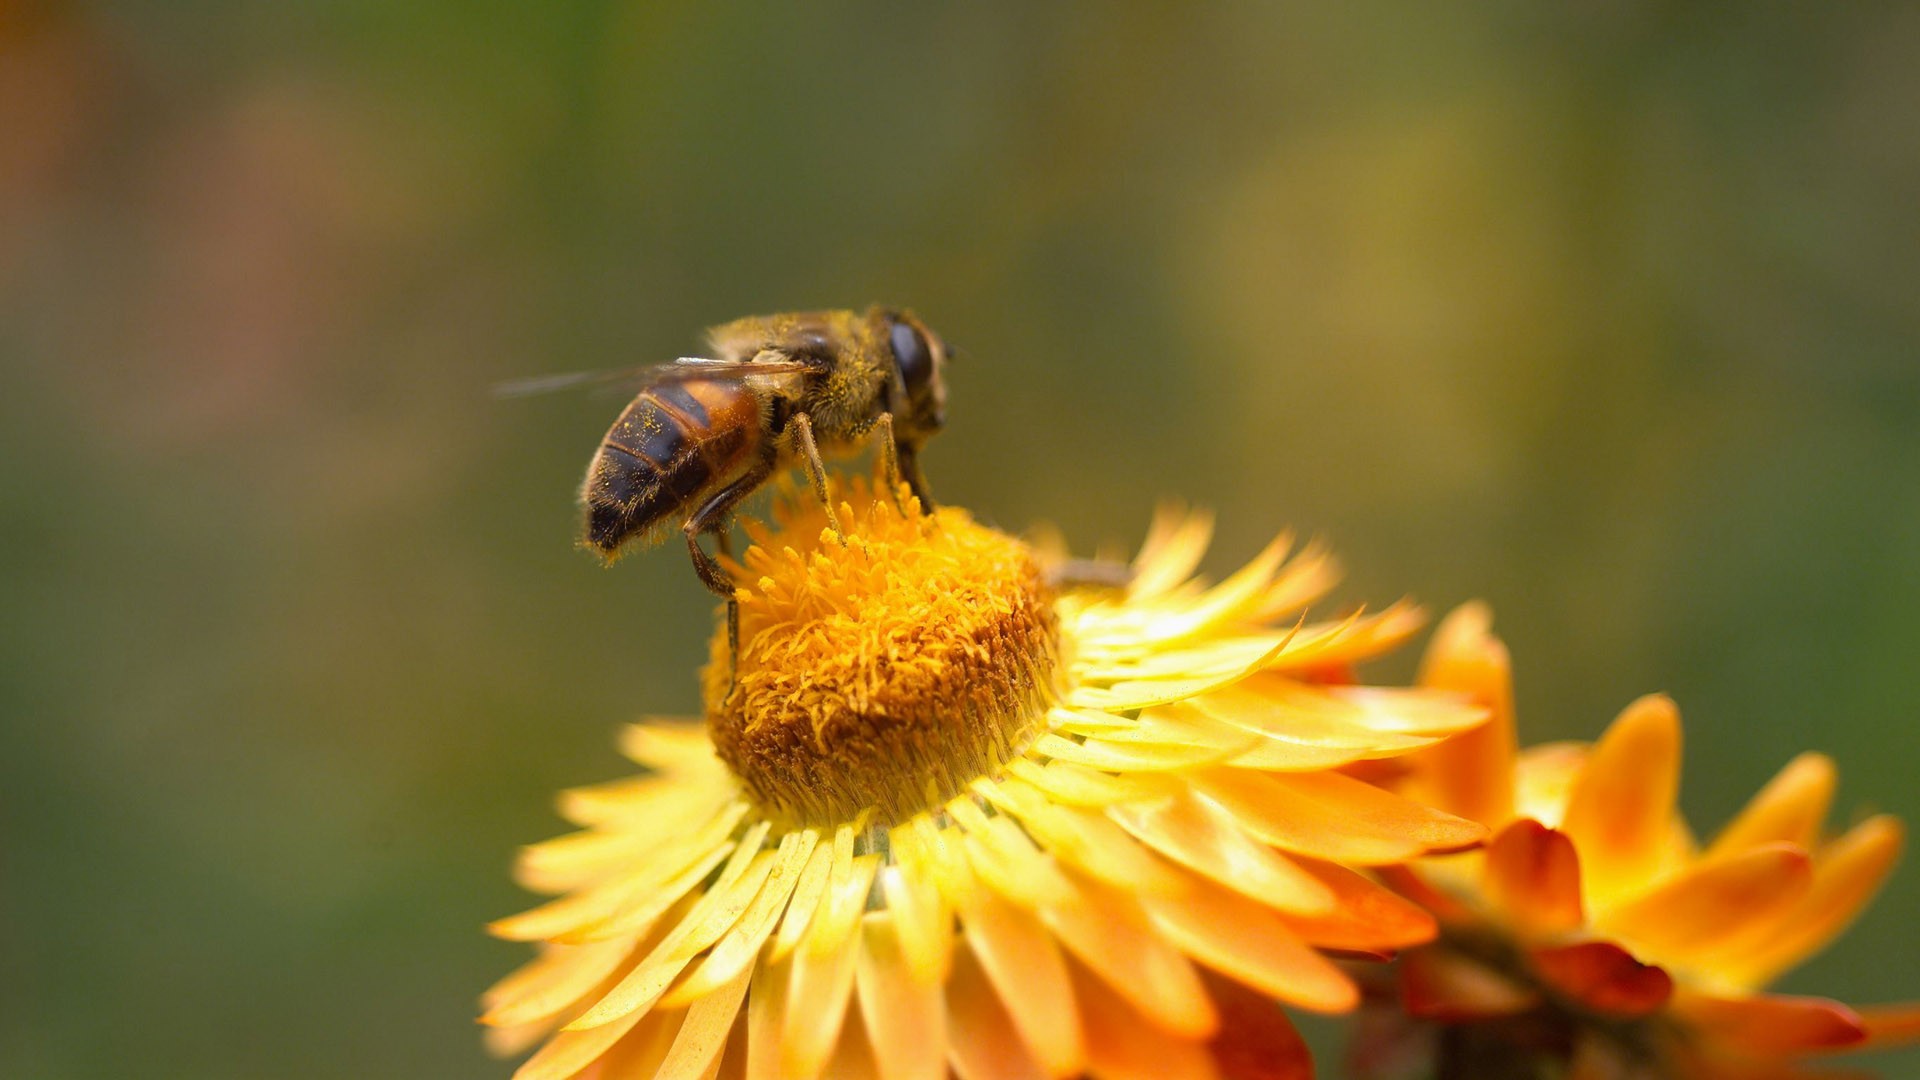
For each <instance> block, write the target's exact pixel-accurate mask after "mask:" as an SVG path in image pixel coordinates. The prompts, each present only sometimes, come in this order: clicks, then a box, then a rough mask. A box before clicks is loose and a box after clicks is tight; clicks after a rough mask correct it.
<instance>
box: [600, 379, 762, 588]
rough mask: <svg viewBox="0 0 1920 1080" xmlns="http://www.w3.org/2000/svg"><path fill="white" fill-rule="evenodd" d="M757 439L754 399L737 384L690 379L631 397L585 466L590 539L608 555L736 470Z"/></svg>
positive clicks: (757, 420)
mask: <svg viewBox="0 0 1920 1080" xmlns="http://www.w3.org/2000/svg"><path fill="white" fill-rule="evenodd" d="M759 443H760V410H759V405H758V403H757V402H756V401H755V400H754V397H753V395H752V394H751V393H749V392H748V391H747V390H746V388H745V387H743V386H741V385H740V384H739V383H736V382H731V381H727V380H722V379H688V380H686V381H684V382H673V383H665V384H662V385H660V386H651V387H648V388H647V389H645V390H642V391H641V392H640V396H639V397H636V398H634V399H633V403H632V404H630V405H628V406H627V410H626V411H625V412H623V413H621V414H620V419H618V420H615V421H614V422H613V428H612V429H611V430H609V431H608V432H607V437H606V439H605V440H604V441H602V442H601V444H600V450H599V452H598V453H596V454H594V455H593V463H592V464H591V465H588V466H587V482H586V487H585V490H584V491H583V493H582V498H583V500H584V501H585V502H586V504H587V537H586V539H587V544H588V545H589V546H591V547H593V548H596V549H598V550H599V551H600V552H601V553H602V554H606V555H611V554H613V552H614V551H615V550H616V549H618V548H619V547H620V545H622V544H623V543H625V542H626V541H627V540H629V539H631V538H633V537H635V536H638V535H640V534H643V533H645V532H647V531H648V530H649V529H651V528H652V527H653V526H655V525H658V524H660V523H661V522H662V521H664V520H665V519H666V518H668V517H670V516H672V515H673V514H674V513H675V512H676V511H682V510H692V509H695V507H692V506H689V505H688V504H690V503H693V502H694V501H695V500H696V499H697V498H698V497H700V496H701V495H703V494H705V493H706V492H709V491H712V490H714V489H715V488H717V487H718V486H719V485H720V484H721V483H722V482H724V481H726V480H729V479H731V478H732V477H733V476H734V475H735V474H737V473H738V472H739V471H740V466H741V465H742V463H744V462H745V461H746V460H747V459H748V458H749V457H750V455H751V453H752V451H753V450H754V448H755V447H757V446H758V445H759Z"/></svg>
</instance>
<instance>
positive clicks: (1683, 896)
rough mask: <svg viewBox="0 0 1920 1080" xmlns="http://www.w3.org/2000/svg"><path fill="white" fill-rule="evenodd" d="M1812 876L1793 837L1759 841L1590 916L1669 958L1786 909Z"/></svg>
mask: <svg viewBox="0 0 1920 1080" xmlns="http://www.w3.org/2000/svg"><path fill="white" fill-rule="evenodd" d="M1812 880H1813V869H1812V863H1811V860H1809V859H1808V857H1807V853H1806V852H1805V851H1804V850H1802V849H1801V848H1799V847H1798V846H1796V845H1793V844H1764V845H1762V846H1760V847H1755V848H1748V849H1747V850H1745V851H1743V852H1741V853H1740V854H1738V855H1730V856H1728V857H1726V858H1724V859H1718V860H1715V861H1712V862H1698V863H1694V864H1693V865H1692V866H1689V867H1688V868H1687V869H1685V870H1683V871H1681V872H1680V873H1678V874H1676V875H1674V876H1673V877H1671V878H1669V879H1667V880H1666V881H1665V882H1663V883H1662V884H1660V885H1659V886H1657V887H1655V888H1654V889H1653V890H1652V891H1651V892H1648V893H1646V894H1644V895H1642V896H1639V897H1636V898H1634V899H1633V900H1630V901H1628V902H1627V903H1625V904H1622V905H1621V906H1619V907H1617V908H1614V909H1612V910H1610V911H1606V912H1603V913H1601V914H1599V915H1596V916H1595V917H1594V924H1595V925H1596V926H1597V927H1599V928H1601V929H1602V930H1604V931H1605V932H1606V933H1607V934H1609V935H1612V936H1616V937H1619V938H1620V939H1621V940H1623V941H1627V942H1630V943H1632V944H1633V945H1634V946H1635V947H1636V949H1637V950H1638V951H1641V952H1644V953H1645V954H1647V955H1651V956H1655V957H1660V958H1663V959H1668V960H1681V959H1684V958H1690V957H1694V956H1698V955H1701V954H1703V953H1707V952H1711V951H1713V950H1714V949H1715V948H1717V947H1718V946H1719V945H1720V944H1721V943H1722V942H1724V941H1726V940H1728V939H1729V938H1731V937H1734V936H1736V935H1738V934H1740V933H1741V932H1743V931H1744V930H1745V929H1746V928H1747V927H1748V926H1750V925H1753V924H1755V923H1758V922H1764V921H1766V920H1768V919H1770V918H1772V917H1773V914H1774V913H1776V912H1780V911H1784V910H1788V909H1790V908H1791V907H1792V906H1793V905H1794V904H1795V903H1796V902H1797V901H1798V900H1799V899H1800V897H1801V896H1802V895H1804V894H1805V893H1806V891H1807V887H1808V885H1809V884H1810V883H1811V882H1812Z"/></svg>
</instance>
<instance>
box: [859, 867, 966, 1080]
mask: <svg viewBox="0 0 1920 1080" xmlns="http://www.w3.org/2000/svg"><path fill="white" fill-rule="evenodd" d="M887 869H889V870H891V869H893V867H888V868H887ZM904 945H905V943H904V942H903V941H902V939H901V935H900V933H899V929H898V927H897V926H896V924H895V919H894V916H893V913H892V912H890V911H876V912H872V913H870V914H868V915H867V916H866V917H865V918H863V919H862V920H861V933H860V956H859V958H858V960H856V962H855V965H854V978H853V983H854V989H855V990H856V991H857V993H858V996H859V998H860V1019H861V1021H862V1022H863V1023H864V1024H865V1025H866V1029H867V1033H868V1035H869V1037H870V1038H871V1041H872V1046H873V1057H874V1061H875V1062H876V1063H877V1064H878V1065H879V1067H880V1076H881V1077H882V1080H944V1077H945V1076H946V1074H947V1007H946V1002H945V1000H944V999H943V997H942V996H941V992H940V985H939V984H938V983H931V982H922V981H920V980H919V979H917V978H915V977H914V972H913V970H912V963H911V962H910V960H909V958H908V957H907V956H906V954H905V952H904Z"/></svg>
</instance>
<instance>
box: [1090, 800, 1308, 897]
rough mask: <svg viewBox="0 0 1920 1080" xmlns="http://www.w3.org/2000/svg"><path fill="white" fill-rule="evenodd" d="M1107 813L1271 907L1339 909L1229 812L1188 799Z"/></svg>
mask: <svg viewBox="0 0 1920 1080" xmlns="http://www.w3.org/2000/svg"><path fill="white" fill-rule="evenodd" d="M1107 813H1108V814H1109V815H1111V816H1112V817H1113V819H1114V820H1115V821H1118V822H1119V823H1120V825H1121V827H1122V828H1124V829H1126V830H1127V831H1128V832H1130V833H1132V834H1133V835H1134V836H1137V837H1139V838H1140V840H1141V841H1142V842H1144V843H1146V844H1147V845H1148V846H1150V847H1152V848H1154V849H1155V850H1156V851H1159V852H1160V853H1161V854H1163V855H1165V856H1167V857H1168V858H1169V859H1172V860H1173V861H1174V862H1177V863H1179V864H1181V865H1182V866H1185V867H1187V868H1189V869H1191V870H1194V871H1195V872H1197V873H1200V874H1202V875H1204V876H1206V877H1209V878H1212V879H1213V880H1214V881H1217V882H1219V883H1220V884H1222V885H1225V886H1226V887H1227V888H1229V889H1234V890H1236V891H1238V892H1240V893H1242V894H1244V895H1245V896H1247V897H1248V898H1250V899H1253V900H1257V901H1259V902H1260V903H1262V904H1265V905H1267V906H1268V907H1273V908H1279V909H1280V910H1282V911H1289V912H1296V913H1299V914H1303V915H1320V914H1325V913H1327V912H1329V911H1331V910H1332V909H1333V892H1332V890H1330V889H1328V888H1327V887H1326V885H1324V884H1322V883H1321V882H1320V880H1319V879H1317V878H1315V877H1314V876H1313V875H1311V874H1309V873H1307V872H1306V871H1304V870H1302V869H1300V867H1299V866H1298V865H1296V864H1295V863H1294V862H1293V861H1292V860H1290V859H1288V858H1287V857H1285V856H1284V855H1281V854H1279V853H1277V852H1275V851H1273V850H1271V849H1269V848H1267V847H1266V846H1264V845H1262V844H1260V843H1256V842H1255V841H1254V840H1253V839H1251V838H1249V837H1248V836H1247V835H1246V833H1245V832H1244V831H1243V830H1242V829H1241V827H1240V825H1239V824H1238V823H1237V822H1236V821H1235V820H1234V818H1233V817H1231V816H1230V815H1229V813H1228V812H1227V811H1225V810H1221V809H1220V808H1219V807H1216V806H1214V805H1212V804H1210V803H1207V802H1205V801H1204V800H1201V799H1196V798H1194V797H1192V796H1184V795H1183V796H1179V797H1176V798H1171V799H1166V800H1163V801H1161V802H1158V803H1149V804H1144V805H1130V806H1115V807H1112V808H1111V809H1109V810H1108V811H1107Z"/></svg>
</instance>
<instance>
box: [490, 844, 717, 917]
mask: <svg viewBox="0 0 1920 1080" xmlns="http://www.w3.org/2000/svg"><path fill="white" fill-rule="evenodd" d="M734 848H735V845H734V844H733V843H732V842H730V841H724V840H723V841H721V842H720V843H719V844H717V845H715V846H714V847H712V848H711V849H709V850H707V851H706V852H703V853H701V854H700V855H699V856H697V857H696V858H695V859H694V860H691V862H690V865H687V866H686V867H685V868H683V869H679V870H677V871H675V870H673V869H671V867H672V866H673V864H671V863H668V864H664V866H665V867H666V868H668V873H669V874H670V875H671V876H668V877H666V878H665V879H664V880H660V879H659V878H658V877H657V876H656V875H657V873H658V872H659V870H660V869H662V867H659V866H649V867H647V869H646V870H645V871H644V872H642V873H637V874H634V875H632V876H631V877H626V878H621V879H619V880H617V881H610V882H607V883H606V884H605V885H599V886H595V887H593V888H591V889H585V890H582V891H580V892H577V893H574V894H572V895H570V896H563V897H561V898H560V899H558V900H552V901H549V902H547V903H545V904H542V905H540V906H539V907H537V908H534V909H532V910H531V911H523V912H521V913H520V914H518V915H509V916H508V917H506V918H504V919H498V920H495V921H494V922H492V923H489V924H488V925H487V932H488V933H490V934H492V935H494V936H495V937H500V938H505V939H507V940H508V941H540V940H543V939H545V940H553V939H558V938H562V937H566V936H571V935H573V934H575V933H576V932H578V931H580V930H582V929H584V928H586V927H596V926H603V925H606V924H607V922H608V920H609V919H613V918H614V917H615V916H621V918H620V920H619V922H618V924H617V925H618V926H619V927H623V928H625V930H626V933H627V934H628V935H632V936H637V935H640V934H644V933H646V931H647V928H648V927H649V926H650V925H651V923H652V920H654V919H657V918H659V917H660V915H661V914H662V913H664V912H665V911H666V910H667V909H668V908H670V907H672V906H673V904H674V903H675V902H676V901H678V900H679V899H680V897H682V896H685V895H686V894H687V893H688V892H689V891H691V890H692V889H693V887H694V886H696V885H698V884H700V882H702V881H704V880H705V879H706V876H707V875H708V874H709V873H712V872H713V868H714V867H716V866H718V865H720V863H721V862H722V861H724V860H725V859H726V858H727V857H728V856H729V855H731V854H732V853H733V851H734ZM604 936H613V935H604Z"/></svg>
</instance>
